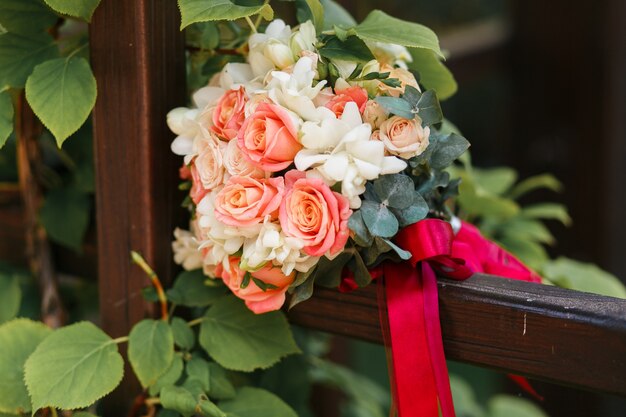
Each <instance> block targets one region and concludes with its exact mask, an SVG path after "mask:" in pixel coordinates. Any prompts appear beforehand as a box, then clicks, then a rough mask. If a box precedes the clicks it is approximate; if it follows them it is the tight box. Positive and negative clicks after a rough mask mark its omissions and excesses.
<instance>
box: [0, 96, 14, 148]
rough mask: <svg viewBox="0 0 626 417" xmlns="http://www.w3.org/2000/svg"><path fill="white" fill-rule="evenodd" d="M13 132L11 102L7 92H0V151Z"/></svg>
mask: <svg viewBox="0 0 626 417" xmlns="http://www.w3.org/2000/svg"><path fill="white" fill-rule="evenodd" d="M11 132H13V102H12V100H11V95H10V94H9V92H8V91H2V92H0V149H1V148H2V147H3V146H4V144H5V143H6V141H7V139H9V136H11Z"/></svg>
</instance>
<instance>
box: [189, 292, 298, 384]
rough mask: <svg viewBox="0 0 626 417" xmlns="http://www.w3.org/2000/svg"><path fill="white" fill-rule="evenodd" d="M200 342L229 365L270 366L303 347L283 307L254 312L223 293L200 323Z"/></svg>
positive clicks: (246, 368)
mask: <svg viewBox="0 0 626 417" xmlns="http://www.w3.org/2000/svg"><path fill="white" fill-rule="evenodd" d="M199 341H200V345H201V346H202V347H203V348H204V349H205V350H206V351H207V353H208V354H209V355H211V357H213V359H215V360H216V361H217V362H218V363H219V364H220V365H222V366H223V367H224V368H227V369H233V370H236V371H247V372H249V371H253V370H255V369H258V368H268V367H270V366H272V365H273V364H275V363H276V362H278V361H279V360H280V359H281V358H282V357H284V356H287V355H289V354H292V353H298V352H299V351H300V350H299V349H298V347H297V346H296V343H295V342H294V340H293V336H292V334H291V331H290V328H289V325H288V324H287V320H286V319H285V316H284V315H283V313H282V312H280V311H273V312H270V313H265V314H259V315H257V314H254V313H253V312H251V311H250V310H248V308H247V307H246V306H245V305H244V303H243V302H242V301H241V300H239V299H237V298H235V297H231V296H229V297H223V298H222V299H220V300H219V301H217V302H216V303H215V304H214V305H213V306H212V307H211V308H210V309H209V311H208V312H207V314H206V316H205V320H204V321H203V322H202V325H201V327H200V336H199Z"/></svg>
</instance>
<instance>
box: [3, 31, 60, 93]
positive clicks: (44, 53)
mask: <svg viewBox="0 0 626 417" xmlns="http://www.w3.org/2000/svg"><path fill="white" fill-rule="evenodd" d="M57 55H58V51H57V47H56V45H55V44H54V40H53V39H52V37H51V36H50V35H48V34H47V33H34V34H28V35H21V34H17V33H5V34H3V35H0V88H1V87H3V86H5V85H7V86H10V87H14V88H22V87H24V85H25V84H26V79H27V78H28V76H29V75H30V74H31V73H32V72H33V69H34V68H35V67H36V66H37V65H39V64H41V63H42V62H45V61H47V60H49V59H52V58H55V57H56V56H57ZM55 87H58V86H56V85H55Z"/></svg>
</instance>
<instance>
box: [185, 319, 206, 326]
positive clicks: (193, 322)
mask: <svg viewBox="0 0 626 417" xmlns="http://www.w3.org/2000/svg"><path fill="white" fill-rule="evenodd" d="M203 321H204V317H198V318H197V319H194V320H191V321H188V322H187V324H188V325H189V326H195V325H198V324H200V323H202V322H203Z"/></svg>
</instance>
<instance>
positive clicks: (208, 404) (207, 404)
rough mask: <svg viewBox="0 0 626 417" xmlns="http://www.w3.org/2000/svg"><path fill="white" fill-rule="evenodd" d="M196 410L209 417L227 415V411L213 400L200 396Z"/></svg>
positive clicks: (223, 416)
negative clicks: (221, 408)
mask: <svg viewBox="0 0 626 417" xmlns="http://www.w3.org/2000/svg"><path fill="white" fill-rule="evenodd" d="M196 410H199V411H200V414H202V415H203V416H207V417H226V413H224V412H223V411H222V410H220V409H219V408H218V407H217V405H215V404H214V403H213V402H212V401H211V400H209V399H207V398H200V400H199V401H198V405H197V406H196Z"/></svg>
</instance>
